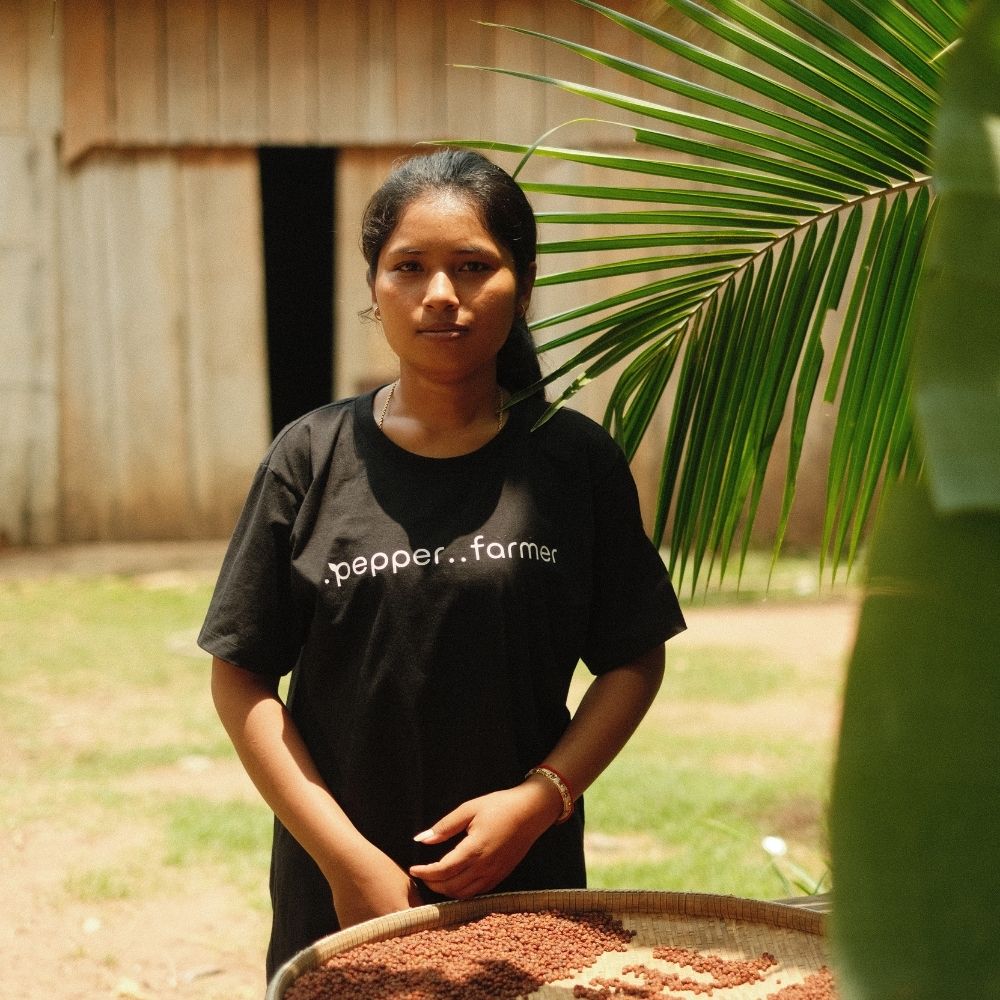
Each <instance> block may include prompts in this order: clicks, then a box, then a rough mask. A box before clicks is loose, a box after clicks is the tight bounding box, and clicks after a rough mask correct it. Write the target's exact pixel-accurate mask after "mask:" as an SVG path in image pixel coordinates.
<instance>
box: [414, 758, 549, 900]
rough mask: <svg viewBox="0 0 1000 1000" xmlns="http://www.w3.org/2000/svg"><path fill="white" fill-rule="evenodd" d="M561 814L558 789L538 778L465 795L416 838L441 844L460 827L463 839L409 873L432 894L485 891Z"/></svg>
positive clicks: (458, 895)
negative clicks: (473, 796) (466, 798)
mask: <svg viewBox="0 0 1000 1000" xmlns="http://www.w3.org/2000/svg"><path fill="white" fill-rule="evenodd" d="M561 812H562V799H561V798H560V797H559V793H558V791H557V790H556V789H555V788H554V787H553V786H552V784H551V783H550V782H549V781H548V780H546V779H545V778H541V777H539V776H533V777H532V778H529V779H527V780H526V781H524V782H523V783H522V784H520V785H518V786H517V787H515V788H506V789H504V790H503V791H499V792H491V793H490V794H489V795H481V796H480V797H479V798H476V799H470V800H469V801H468V802H463V803H462V804H461V805H460V806H458V808H456V809H453V810H452V811H451V812H450V813H448V815H447V816H444V817H442V818H441V819H439V820H438V821H437V822H436V823H435V824H434V826H433V827H432V828H431V829H430V830H425V831H424V832H423V833H421V834H418V835H417V837H416V838H415V839H417V840H419V841H420V842H421V843H422V844H440V843H442V842H444V841H446V840H450V839H451V838H452V837H455V836H457V835H458V834H460V833H462V832H463V831H464V833H465V837H463V838H462V840H461V841H460V842H459V843H458V844H456V845H455V847H454V848H453V849H452V850H450V851H449V852H448V853H447V854H446V855H445V856H444V857H443V858H441V860H440V861H436V862H434V863H433V864H429V865H414V866H413V867H412V868H410V874H411V875H412V876H413V877H414V878H419V879H421V880H422V881H423V882H424V883H425V884H426V885H427V887H428V888H430V889H432V890H433V891H434V892H439V893H441V895H443V896H451V897H453V898H454V899H467V898H468V897H470V896H477V895H479V894H480V893H483V892H489V890H490V889H492V888H494V887H495V886H496V885H497V884H498V883H500V882H502V881H503V880H504V879H505V878H506V877H507V876H508V875H509V874H510V873H511V872H512V871H513V870H514V868H515V867H516V866H517V865H518V863H519V862H520V861H521V859H522V858H523V857H524V856H525V855H526V854H527V853H528V851H529V849H530V848H531V845H532V844H534V842H535V841H536V840H537V839H538V838H539V837H540V836H541V834H542V833H543V832H544V831H545V830H547V829H548V828H549V827H550V826H551V825H552V824H553V823H554V822H555V821H556V820H557V819H558V818H559V815H560V813H561Z"/></svg>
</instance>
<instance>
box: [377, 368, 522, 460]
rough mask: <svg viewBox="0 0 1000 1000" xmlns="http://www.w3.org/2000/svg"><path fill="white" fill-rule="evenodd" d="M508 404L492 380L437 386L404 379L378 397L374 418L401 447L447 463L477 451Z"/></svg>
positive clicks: (501, 420) (502, 417)
mask: <svg viewBox="0 0 1000 1000" xmlns="http://www.w3.org/2000/svg"><path fill="white" fill-rule="evenodd" d="M506 399H507V394H506V393H505V392H504V391H503V389H502V388H501V387H500V386H499V385H498V384H497V382H496V378H495V376H491V377H490V378H481V379H476V380H470V381H468V382H466V383H461V384H447V385H441V384H438V383H431V382H427V381H425V380H422V379H419V378H413V377H407V376H406V374H403V375H401V376H400V378H399V379H398V380H397V381H396V382H394V383H393V384H392V385H390V386H387V387H386V388H384V389H381V390H379V392H377V393H376V395H375V399H374V402H373V413H374V415H375V420H376V423H377V424H378V425H379V427H380V429H381V430H382V432H383V433H384V434H385V435H386V436H387V437H388V438H389V439H390V440H392V441H393V442H395V443H396V444H398V445H399V446H400V447H401V448H404V449H406V450H407V451H412V452H414V453H415V454H418V455H424V456H426V457H428V458H451V457H454V456H456V455H465V454H468V453H469V452H472V451H476V450H477V449H479V448H481V447H482V446H483V445H484V444H486V442H487V441H489V440H491V439H492V438H493V437H495V436H496V435H497V434H498V433H499V432H500V431H501V430H502V429H503V425H504V422H505V421H506V418H507V414H506V411H505V410H504V409H503V404H504V402H505V401H506Z"/></svg>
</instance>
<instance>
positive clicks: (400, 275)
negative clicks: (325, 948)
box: [199, 150, 684, 975]
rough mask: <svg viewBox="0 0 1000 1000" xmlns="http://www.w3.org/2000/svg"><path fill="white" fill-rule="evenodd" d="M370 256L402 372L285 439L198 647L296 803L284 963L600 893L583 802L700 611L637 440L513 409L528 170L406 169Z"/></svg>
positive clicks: (526, 359)
mask: <svg viewBox="0 0 1000 1000" xmlns="http://www.w3.org/2000/svg"><path fill="white" fill-rule="evenodd" d="M362 250H363V252H364V255H365V258H366V260H367V262H368V281H369V285H370V288H371V296H372V310H373V314H374V316H375V318H376V319H377V320H379V322H380V323H381V325H382V327H383V330H384V333H385V336H386V339H387V341H388V343H389V345H390V347H391V348H392V350H393V351H394V352H395V354H396V355H397V357H398V359H399V377H398V379H397V380H396V381H394V382H393V383H392V384H391V385H388V386H384V387H382V388H380V389H379V390H378V391H376V392H374V393H366V394H364V395H362V396H358V397H356V398H353V399H348V400H343V401H340V402H337V403H333V404H331V405H329V406H326V407H323V408H321V409H319V410H317V411H314V412H313V413H310V414H307V415H306V416H304V417H302V418H301V419H300V420H298V421H296V422H294V423H293V424H291V425H290V426H289V427H287V428H285V429H284V430H283V431H282V432H281V433H280V434H279V435H278V437H277V439H276V440H275V442H274V444H273V445H272V446H271V449H270V451H269V452H268V454H267V456H266V458H265V459H264V462H263V463H262V465H261V467H260V469H259V470H258V472H257V475H256V477H255V479H254V483H253V486H252V488H251V491H250V495H249V497H248V499H247V503H246V506H245V509H244V511H243V514H242V516H241V519H240V522H239V524H238V526H237V528H236V531H235V533H234V536H233V540H232V542H231V544H230V548H229V551H228V553H227V556H226V559H225V562H224V564H223V567H222V571H221V574H220V577H219V582H218V585H217V588H216V592H215V595H214V597H213V599H212V604H211V607H210V609H209V612H208V616H207V619H206V622H205V625H204V628H203V630H202V632H201V636H200V639H199V641H200V643H201V645H202V646H203V648H204V649H206V650H207V651H208V652H210V653H211V654H212V655H213V658H214V659H213V675H212V689H213V695H214V698H215V703H216V706H217V709H218V712H219V715H220V717H221V719H222V721H223V724H224V725H225V727H226V729H227V731H228V733H229V735H230V737H231V738H232V740H233V743H234V745H235V746H236V749H237V751H238V753H239V755H240V758H241V760H242V761H243V764H244V766H245V767H246V769H247V771H248V773H249V775H250V777H251V778H252V779H253V781H254V782H255V784H256V785H257V787H258V788H259V789H260V791H261V794H262V795H263V797H264V799H265V800H266V801H267V803H268V804H269V806H270V807H271V808H272V810H273V811H274V814H275V817H276V822H275V836H274V847H273V853H272V865H271V893H272V902H273V907H274V920H273V927H272V936H271V943H270V947H269V951H268V974H269V975H271V974H273V972H274V971H275V969H276V968H277V967H278V966H279V965H280V964H281V963H283V962H284V961H285V960H287V959H288V958H290V957H291V956H292V955H293V954H295V952H297V951H298V950H300V949H301V948H303V947H305V946H306V945H308V944H310V943H311V942H312V941H314V940H316V939H317V938H319V937H322V936H324V935H325V934H328V933H331V932H332V931H334V930H336V929H337V928H338V927H344V926H348V925H350V924H354V923H356V922H358V921H361V920H365V919H368V918H371V917H375V916H379V915H382V914H385V913H389V912H393V911H395V910H399V909H404V908H406V907H410V906H414V905H418V904H420V903H423V902H427V901H430V900H435V899H442V898H466V897H469V896H472V895H476V894H480V893H484V892H488V891H492V890H496V891H509V890H515V889H541V888H560V887H566V888H569V887H578V886H579V887H582V886H583V885H584V884H585V877H586V876H585V870H584V860H583V809H582V806H581V804H580V802H579V796H580V794H581V793H582V792H583V791H584V789H586V788H587V786H588V785H590V783H591V782H592V781H593V780H594V779H595V778H596V777H597V776H598V774H600V772H601V771H602V770H603V769H604V768H605V767H606V766H607V764H608V763H609V762H610V761H611V760H612V758H613V757H614V756H615V754H616V753H617V752H618V751H619V750H620V749H621V747H622V746H623V745H624V743H625V742H626V740H627V739H628V737H629V736H630V735H631V733H632V731H633V730H634V728H635V727H636V725H637V724H638V723H639V720H640V719H641V718H642V716H643V715H644V714H645V712H646V710H647V709H648V707H649V705H650V703H651V701H652V699H653V697H654V695H655V694H656V691H657V689H658V687H659V684H660V681H661V678H662V673H663V643H664V641H665V640H666V639H667V638H669V637H670V636H672V635H674V634H676V633H677V632H679V631H681V630H682V629H683V628H684V622H683V618H682V617H681V613H680V610H679V608H678V605H677V600H676V596H675V594H674V591H673V588H672V587H671V585H670V582H669V579H668V577H667V574H666V571H665V570H664V568H663V564H662V561H661V560H660V558H659V555H658V553H657V552H656V550H655V549H654V548H653V546H652V545H651V543H650V542H649V540H648V539H647V538H646V537H645V535H644V534H643V531H642V526H641V523H640V520H639V511H638V504H637V498H636V491H635V486H634V483H633V481H632V479H631V476H630V474H629V471H628V466H627V464H626V461H625V459H624V456H623V455H622V453H621V451H620V450H619V449H618V447H617V446H616V445H615V444H614V443H613V442H612V441H611V439H610V438H609V437H608V436H607V434H606V433H605V432H604V431H603V430H602V429H601V428H600V427H599V426H598V425H597V424H595V423H594V422H592V421H590V420H589V419H587V418H586V417H583V416H582V415H580V414H577V413H574V412H572V411H568V410H561V411H559V412H558V413H557V414H556V415H555V416H554V417H553V418H552V419H551V420H550V421H548V422H546V423H545V424H543V425H542V426H541V427H540V428H539V429H537V430H533V429H532V428H533V426H534V425H535V424H536V422H537V420H538V418H539V417H540V416H541V415H542V413H543V412H544V410H545V402H544V398H543V396H542V394H541V393H536V395H535V396H533V397H531V398H529V399H528V400H527V401H525V402H523V403H521V404H519V405H516V406H513V407H511V408H509V409H507V408H505V404H506V402H507V400H508V399H509V397H510V395H511V394H512V393H514V392H517V391H519V390H521V389H524V388H527V387H529V386H531V385H532V384H533V383H534V382H536V381H537V380H538V379H539V378H540V371H539V368H538V364H537V360H536V358H535V354H534V350H533V347H532V343H531V337H530V333H529V332H528V328H527V325H526V323H525V318H524V317H525V313H526V311H527V308H528V303H529V300H530V296H531V289H532V284H533V281H534V276H535V223H534V217H533V214H532V211H531V207H530V205H529V204H528V202H527V200H526V199H525V197H524V195H523V193H522V192H521V190H520V188H518V186H517V185H516V184H515V183H514V181H513V180H512V179H511V178H510V177H509V176H508V175H507V174H506V173H505V172H504V171H502V170H501V169H500V168H499V167H497V166H495V165H494V164H492V163H491V162H490V161H488V160H486V159H485V158H484V157H482V156H480V155H479V154H477V153H472V152H465V151H456V150H444V151H439V152H436V153H433V154H431V155H429V156H424V157H418V158H414V159H411V160H408V161H405V162H404V163H402V164H401V165H399V166H398V167H397V168H396V169H395V170H394V171H393V173H392V174H391V175H390V176H389V178H388V179H387V180H386V182H385V184H384V185H383V186H382V187H381V188H380V189H379V191H378V192H376V194H375V195H374V196H373V198H372V200H371V201H370V203H369V205H368V207H367V209H366V211H365V215H364V220H363V225H362ZM581 659H582V660H583V661H584V662H585V663H586V664H587V666H588V667H589V668H590V670H591V671H592V672H593V673H594V674H595V675H596V679H595V680H594V681H593V682H592V684H591V686H590V688H589V689H588V692H587V694H586V695H585V697H584V699H583V702H582V703H581V705H580V706H579V709H578V710H577V712H576V714H575V716H574V718H573V719H572V720H570V717H569V712H568V710H567V708H566V696H567V691H568V687H569V682H570V678H571V676H572V674H573V671H574V669H575V667H576V665H577V662H578V661H579V660H581ZM289 670H291V671H292V678H291V685H290V690H289V696H288V703H287V707H286V705H285V704H283V703H282V701H281V700H280V699H279V697H278V693H277V691H278V681H279V678H280V677H281V675H282V674H284V673H286V672H287V671H289Z"/></svg>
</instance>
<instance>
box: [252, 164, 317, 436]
mask: <svg viewBox="0 0 1000 1000" xmlns="http://www.w3.org/2000/svg"><path fill="white" fill-rule="evenodd" d="M334 166H335V151H334V150H332V149H313V148H297V147H290V146H265V147H262V148H261V150H260V187H261V200H262V202H263V205H262V216H263V226H264V280H265V298H266V303H267V351H268V367H269V378H270V388H271V425H272V430H273V431H274V432H275V433H277V431H279V430H280V429H281V428H282V427H284V426H285V424H287V423H289V421H292V420H294V419H295V418H296V417H299V416H301V415H302V414H303V413H307V412H308V411H309V410H312V409H315V408H316V407H317V406H322V405H323V404H324V403H328V402H330V399H331V397H332V394H333V362H334V357H333V343H334V331H333V212H334V204H333V197H334V195H333V191H334V187H333V178H334Z"/></svg>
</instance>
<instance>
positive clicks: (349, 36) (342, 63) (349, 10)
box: [316, 0, 368, 146]
mask: <svg viewBox="0 0 1000 1000" xmlns="http://www.w3.org/2000/svg"><path fill="white" fill-rule="evenodd" d="M367 21H368V13H367V11H366V9H365V7H364V6H362V5H361V4H353V3H342V2H340V0H320V2H319V5H318V9H317V26H316V36H317V61H318V65H317V91H318V94H317V98H318V104H319V109H318V118H319V123H318V129H319V134H320V136H321V137H322V141H323V142H325V143H328V144H329V145H333V146H353V145H357V144H359V143H360V142H361V141H362V136H364V135H365V134H366V131H365V129H364V127H363V126H362V121H363V119H364V118H366V117H367V114H368V111H367V108H368V94H367V89H366V87H365V86H364V85H363V80H362V76H363V75H364V76H366V75H367V67H365V65H364V63H363V62H362V61H361V60H360V59H358V58H357V54H358V53H359V52H365V51H367V47H368V26H367Z"/></svg>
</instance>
